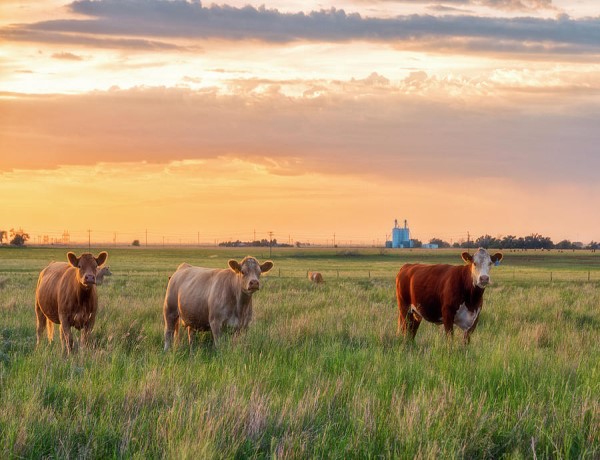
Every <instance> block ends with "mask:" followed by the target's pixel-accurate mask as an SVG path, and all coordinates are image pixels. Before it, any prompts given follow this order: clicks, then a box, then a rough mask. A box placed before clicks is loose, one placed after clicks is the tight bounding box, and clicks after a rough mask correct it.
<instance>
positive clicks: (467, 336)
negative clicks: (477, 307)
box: [463, 316, 479, 345]
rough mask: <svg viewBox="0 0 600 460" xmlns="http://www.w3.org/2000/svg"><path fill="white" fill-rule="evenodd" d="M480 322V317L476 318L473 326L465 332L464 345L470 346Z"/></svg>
mask: <svg viewBox="0 0 600 460" xmlns="http://www.w3.org/2000/svg"><path fill="white" fill-rule="evenodd" d="M478 321H479V316H478V317H477V318H475V321H473V325H472V326H471V327H470V328H469V329H467V330H466V331H465V334H464V336H463V343H464V344H465V345H469V343H471V334H472V333H473V331H474V330H475V327H476V326H477V322H478Z"/></svg>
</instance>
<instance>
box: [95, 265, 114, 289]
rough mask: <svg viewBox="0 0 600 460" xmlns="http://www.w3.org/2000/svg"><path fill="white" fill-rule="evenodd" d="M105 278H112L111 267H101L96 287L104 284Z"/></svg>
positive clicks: (97, 275)
mask: <svg viewBox="0 0 600 460" xmlns="http://www.w3.org/2000/svg"><path fill="white" fill-rule="evenodd" d="M105 276H112V272H111V271H110V267H100V269H99V270H98V273H97V274H96V286H100V285H101V284H102V283H104V277H105Z"/></svg>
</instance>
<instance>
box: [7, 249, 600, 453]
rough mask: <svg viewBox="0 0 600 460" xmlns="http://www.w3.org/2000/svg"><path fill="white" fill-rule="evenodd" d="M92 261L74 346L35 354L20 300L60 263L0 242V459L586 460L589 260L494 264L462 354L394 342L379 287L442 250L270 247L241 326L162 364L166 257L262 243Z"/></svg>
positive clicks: (591, 338)
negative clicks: (317, 277) (96, 280)
mask: <svg viewBox="0 0 600 460" xmlns="http://www.w3.org/2000/svg"><path fill="white" fill-rule="evenodd" d="M103 249H106V250H108V252H109V259H108V263H107V264H108V265H110V267H111V271H112V272H113V276H111V277H110V278H106V279H105V284H104V285H102V286H99V287H98V295H99V313H98V317H97V320H96V327H95V329H94V331H93V333H92V338H91V347H90V348H88V349H84V350H80V351H78V352H76V353H74V354H73V355H72V356H71V357H68V358H64V357H63V356H62V355H61V350H60V341H59V338H58V333H55V340H54V343H52V344H51V345H48V344H47V343H44V344H43V345H42V346H40V347H39V348H38V349H37V350H36V349H35V314H34V294H35V286H36V282H37V276H38V274H39V272H40V270H41V269H42V268H44V267H45V266H46V265H47V264H48V262H50V261H51V260H65V255H66V252H67V250H66V249H64V248H55V249H41V248H40V249H38V248H25V249H9V248H0V457H1V458H80V457H84V458H123V457H125V458H131V457H133V458H192V457H199V458H267V457H269V458H286V459H287V458H289V459H294V458H298V459H304V458H373V457H381V458H565V459H570V458H578V459H579V458H589V459H595V458H599V457H600V364H599V363H600V253H590V252H587V251H581V252H575V253H571V252H569V253H557V252H552V253H548V252H532V251H529V252H527V253H511V252H504V255H505V258H504V260H503V262H502V264H501V265H500V266H499V267H495V268H494V269H493V270H492V274H491V275H492V276H491V278H492V285H491V286H490V287H488V288H487V290H486V293H485V300H484V306H483V310H482V313H481V317H480V321H479V325H478V327H477V330H476V331H475V332H474V334H473V335H472V339H471V344H470V345H469V346H464V345H463V344H462V340H461V338H462V337H461V336H462V334H461V333H460V331H457V334H456V336H455V337H454V340H452V341H450V342H449V341H448V340H446V338H445V337H444V335H443V332H442V328H441V327H439V326H435V325H432V324H429V323H424V324H423V325H422V326H421V328H420V329H419V333H418V334H417V337H416V342H415V343H414V344H410V343H406V342H405V341H404V340H402V339H401V338H397V337H396V319H397V316H396V312H397V306H396V301H395V293H394V277H395V275H396V273H397V271H398V269H399V268H400V266H401V265H402V264H403V263H405V262H408V261H411V262H413V261H421V262H444V263H453V264H460V263H461V260H460V250H443V251H426V250H411V251H409V250H388V251H384V250H376V249H368V250H367V249H352V250H345V249H335V250H334V249H329V250H321V249H318V250H317V249H286V250H282V249H274V250H273V256H272V259H271V260H273V261H274V263H275V267H274V268H273V270H272V271H271V272H270V273H269V274H268V275H267V276H266V277H264V278H263V287H262V289H261V291H260V292H258V293H256V294H255V296H254V321H253V323H252V324H251V326H250V329H249V330H248V331H247V333H245V334H242V335H239V336H232V335H225V336H224V337H223V340H222V341H221V343H220V346H219V348H218V349H216V350H215V349H214V348H213V346H212V341H211V339H210V337H209V336H208V335H205V337H203V338H202V339H201V340H197V342H196V347H195V348H194V349H193V350H191V351H190V350H189V349H188V347H187V341H186V340H180V343H179V346H178V347H176V349H175V351H174V352H169V353H164V352H163V351H162V346H163V321H162V303H163V299H164V293H165V288H166V284H167V279H168V276H169V275H170V274H172V272H173V271H174V270H175V268H176V267H177V265H178V264H179V263H181V262H184V261H185V262H189V263H192V264H194V265H203V266H208V267H219V268H225V267H226V264H227V260H228V259H229V258H236V259H238V260H240V259H241V258H243V257H244V256H245V255H248V254H251V255H254V256H256V257H257V258H258V259H259V260H260V261H261V262H263V261H264V260H266V259H268V258H269V249H268V248H266V249H265V248H238V249H233V248H230V249H214V248H213V249H209V248H201V249H192V248H190V249H146V248H138V249H133V248H131V249H112V250H111V249H110V248H99V249H94V250H92V252H94V253H95V254H97V253H98V252H99V251H100V250H103ZM75 252H77V253H78V254H79V253H80V252H82V251H81V250H79V249H77V250H75ZM309 270H318V271H320V272H321V273H323V276H324V278H325V283H324V284H322V285H315V284H313V283H311V282H309V281H308V279H307V278H306V272H307V271H309ZM77 335H78V334H77V332H76V336H77ZM182 338H183V337H182Z"/></svg>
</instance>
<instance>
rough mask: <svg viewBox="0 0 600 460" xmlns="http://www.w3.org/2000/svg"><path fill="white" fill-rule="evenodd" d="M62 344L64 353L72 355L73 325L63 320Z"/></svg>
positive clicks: (61, 330) (61, 329)
mask: <svg viewBox="0 0 600 460" xmlns="http://www.w3.org/2000/svg"><path fill="white" fill-rule="evenodd" d="M60 343H61V345H62V349H63V353H65V354H67V355H68V354H70V353H71V350H73V334H72V333H71V325H70V324H68V323H67V322H64V321H62V320H61V322H60Z"/></svg>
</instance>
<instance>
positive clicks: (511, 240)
mask: <svg viewBox="0 0 600 460" xmlns="http://www.w3.org/2000/svg"><path fill="white" fill-rule="evenodd" d="M413 241H414V247H421V246H422V243H421V242H420V241H419V240H413ZM429 243H430V244H437V245H438V247H440V248H450V247H453V248H465V249H470V248H498V249H563V250H564V249H582V248H585V249H592V250H596V249H600V243H598V242H596V241H592V242H590V244H588V245H587V246H585V247H584V246H582V245H581V244H577V243H573V242H571V241H569V240H562V241H559V242H558V243H554V242H553V241H552V239H551V238H550V237H547V236H543V235H540V234H538V233H533V234H531V235H528V236H525V237H516V236H514V235H507V236H504V237H501V238H496V237H493V236H490V235H483V236H480V237H479V238H477V239H475V240H473V241H471V240H467V241H461V242H456V243H454V244H452V245H451V244H450V243H448V242H447V241H444V240H442V239H441V238H432V239H431V240H430V241H429Z"/></svg>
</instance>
